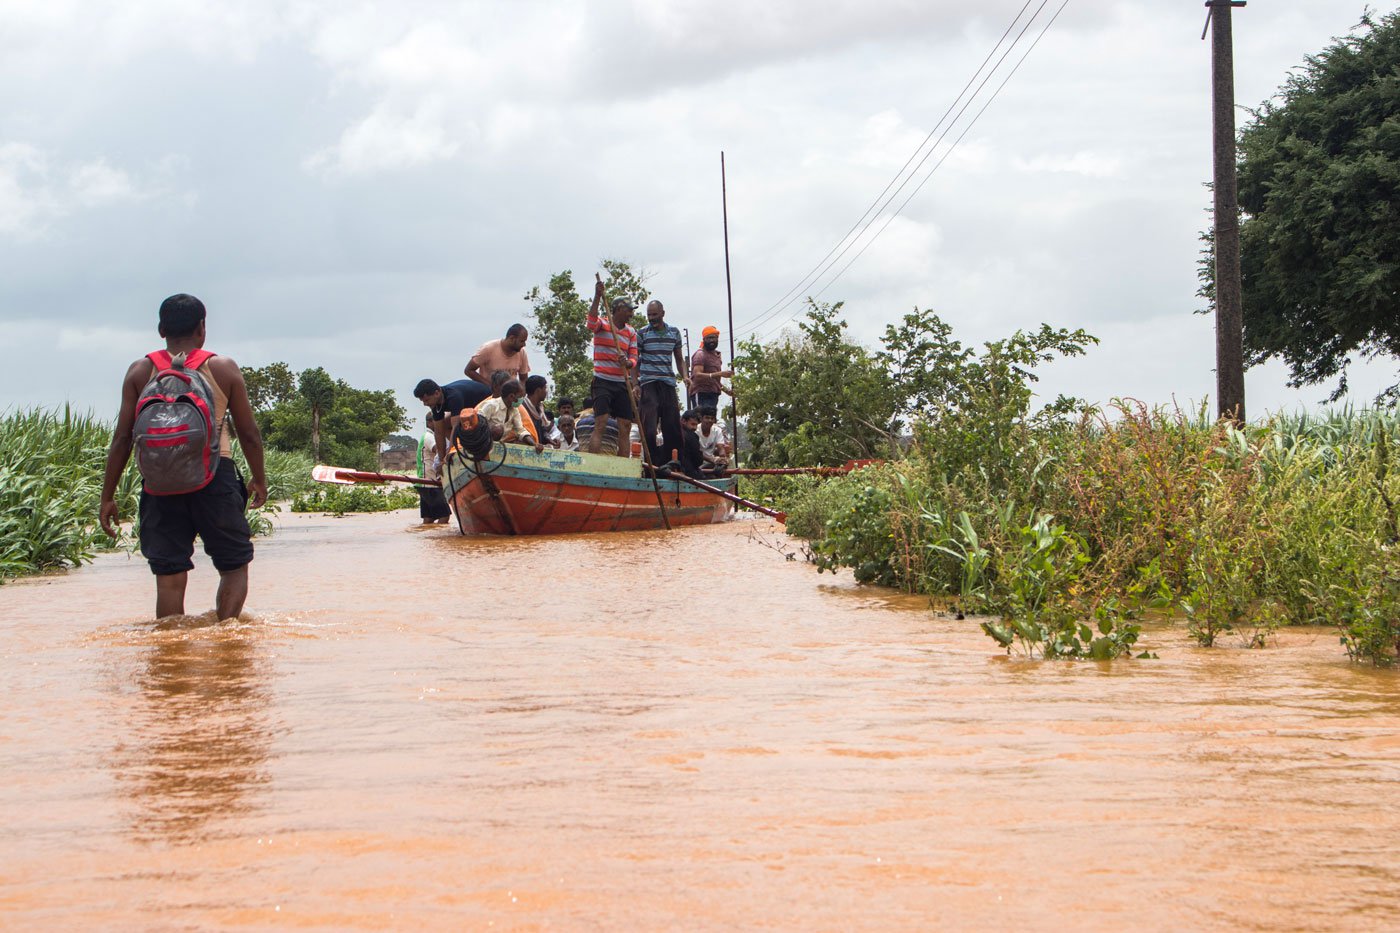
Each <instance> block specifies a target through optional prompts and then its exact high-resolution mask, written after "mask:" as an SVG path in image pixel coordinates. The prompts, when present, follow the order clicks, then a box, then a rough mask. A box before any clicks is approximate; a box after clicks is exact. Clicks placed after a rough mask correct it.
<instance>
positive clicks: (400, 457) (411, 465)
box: [379, 448, 418, 473]
mask: <svg viewBox="0 0 1400 933" xmlns="http://www.w3.org/2000/svg"><path fill="white" fill-rule="evenodd" d="M417 469H418V451H417V450H416V449H413V448H404V449H401V450H381V451H380V452H379V470H380V472H381V473H412V472H415V471H416V470H417Z"/></svg>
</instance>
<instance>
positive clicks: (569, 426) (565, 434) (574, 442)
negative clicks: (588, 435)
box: [554, 415, 578, 450]
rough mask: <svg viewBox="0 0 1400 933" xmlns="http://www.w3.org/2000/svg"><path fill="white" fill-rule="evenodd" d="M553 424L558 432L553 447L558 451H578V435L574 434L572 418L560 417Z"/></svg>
mask: <svg viewBox="0 0 1400 933" xmlns="http://www.w3.org/2000/svg"><path fill="white" fill-rule="evenodd" d="M554 424H555V427H556V428H557V429H558V432H559V436H558V439H557V440H556V441H555V442H554V446H555V447H558V448H559V449H560V450H578V435H577V434H575V433H574V416H573V415H560V416H559V418H558V419H557V420H556V421H555V422H554Z"/></svg>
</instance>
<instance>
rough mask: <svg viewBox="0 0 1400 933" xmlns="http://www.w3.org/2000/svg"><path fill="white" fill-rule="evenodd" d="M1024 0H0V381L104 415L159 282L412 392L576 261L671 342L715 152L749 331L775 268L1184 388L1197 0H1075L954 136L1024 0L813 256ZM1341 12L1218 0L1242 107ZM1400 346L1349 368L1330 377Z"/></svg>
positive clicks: (710, 221) (296, 354)
mask: <svg viewBox="0 0 1400 933" xmlns="http://www.w3.org/2000/svg"><path fill="white" fill-rule="evenodd" d="M1022 6H1023V0H981V2H978V3H968V2H966V0H958V2H953V0H859V2H854V0H852V2H835V0H825V2H823V0H762V2H754V0H745V2H738V0H593V2H584V0H520V2H509V3H507V2H470V0H452V2H437V0H395V2H393V3H388V2H377V0H363V2H355V3H343V2H331V0H276V2H273V0H267V2H264V0H243V2H220V3H203V2H191V0H122V2H106V0H0V373H2V374H3V375H0V409H4V408H8V407H11V406H16V405H21V406H27V405H53V404H61V403H62V402H64V401H71V402H73V403H75V404H77V405H78V406H80V407H83V408H94V409H96V410H98V411H99V412H100V413H102V414H106V413H108V411H109V410H114V409H115V405H116V392H117V387H118V385H119V381H120V377H121V374H122V372H123V371H124V368H125V366H126V364H127V363H128V362H129V361H130V360H131V359H133V358H135V357H137V356H140V355H141V354H142V353H144V352H146V351H147V350H150V349H153V348H154V346H155V345H156V343H157V341H156V339H155V313H156V308H157V306H158V305H159V303H160V301H161V299H162V298H164V297H165V296H166V295H168V294H171V293H173V292H177V291H188V292H191V293H193V294H196V295H198V296H200V297H201V298H203V299H204V301H205V303H206V304H207V305H208V307H209V310H210V327H209V334H210V339H209V346H210V347H211V349H214V350H216V351H218V352H221V353H225V354H228V355H231V356H234V357H235V358H236V359H237V360H238V361H239V362H240V363H242V364H244V365H253V366H257V365H263V364H266V363H270V362H273V361H276V360H284V361H286V362H287V363H289V364H290V365H291V366H292V367H293V368H294V369H301V368H304V367H308V366H317V365H320V366H324V367H326V368H327V369H328V370H329V371H330V372H331V373H333V374H334V375H337V376H340V377H343V378H345V379H347V380H348V381H349V382H351V383H352V384H355V385H359V386H363V387H367V388H394V389H395V390H397V391H398V392H399V393H400V395H401V397H402V398H404V400H405V401H406V402H411V401H412V400H411V398H410V396H409V389H410V388H411V387H412V385H413V383H414V382H416V381H417V380H418V379H419V378H421V377H422V376H432V377H434V378H437V379H439V380H441V381H446V380H447V379H450V378H455V377H456V375H457V374H460V372H461V370H462V366H463V365H464V364H465V362H466V360H467V358H468V356H469V355H470V354H471V352H472V351H473V350H474V349H475V348H476V346H477V345H478V344H479V343H480V342H481V341H482V340H485V339H488V338H492V337H496V336H500V335H501V334H502V333H503V332H504V330H505V327H506V326H507V325H509V324H510V323H512V322H514V321H516V320H524V321H526V322H527V323H528V318H527V313H528V305H527V304H526V303H525V302H524V301H523V300H522V296H523V295H524V293H525V292H526V291H527V290H528V289H529V288H530V287H531V286H532V285H535V284H543V283H544V282H546V281H547V280H548V277H549V275H550V274H551V273H552V272H556V271H559V270H562V269H572V270H573V271H574V273H575V277H576V279H577V280H578V281H580V282H582V283H584V284H585V285H586V284H587V282H588V281H589V280H590V279H591V272H592V270H593V269H595V268H596V267H597V262H598V260H599V259H600V258H601V257H605V256H610V257H619V258H624V259H627V260H629V261H630V262H632V263H633V264H634V265H638V266H642V267H644V268H645V269H646V270H648V271H649V272H650V273H651V275H652V278H651V280H650V285H651V287H652V289H653V290H654V293H655V294H656V295H657V296H658V297H660V298H662V299H663V300H664V301H665V302H666V305H667V307H668V309H669V313H670V319H671V320H672V322H673V323H676V324H678V325H680V326H683V327H688V328H689V329H690V330H691V333H692V336H694V335H695V334H696V333H697V332H698V330H699V328H700V327H702V326H703V325H705V324H711V323H713V324H718V325H720V326H721V327H722V328H723V327H725V323H724V316H725V287H724V253H723V240H722V235H721V234H722V230H721V213H720V175H719V154H720V152H721V150H723V151H724V152H725V154H726V162H727V167H728V187H729V223H730V243H731V250H732V262H733V277H734V304H735V310H734V314H735V322H736V324H737V325H739V326H738V327H737V328H736V330H737V331H738V332H739V333H740V335H744V334H747V333H757V334H759V335H760V336H762V335H768V334H771V333H775V332H777V331H779V330H780V329H781V328H782V326H783V324H784V322H786V321H787V320H789V319H790V318H791V317H792V316H793V315H795V314H796V313H798V311H799V310H800V304H798V303H793V304H790V305H786V306H785V305H784V304H783V303H782V302H783V300H784V299H785V296H786V295H788V294H789V293H793V294H795V295H797V296H802V295H806V294H815V293H817V292H820V293H821V298H822V300H843V301H845V302H846V312H847V317H848V320H849V321H850V322H851V326H852V329H853V331H854V333H855V334H856V335H857V336H858V337H859V338H861V339H863V340H865V341H867V342H870V343H874V342H875V341H876V340H877V339H878V335H879V333H880V332H881V330H882V329H883V325H884V323H886V322H888V321H892V320H895V319H897V318H898V317H899V316H900V315H902V314H903V313H905V312H906V311H908V310H909V309H910V308H911V307H913V306H915V305H917V306H919V307H923V308H932V309H934V310H936V311H937V312H938V313H939V314H940V315H942V316H943V317H944V318H945V319H946V320H948V321H950V322H951V323H952V324H953V325H954V327H955V329H956V332H957V334H958V336H959V337H961V338H962V339H964V340H967V341H980V340H986V339H992V338H995V337H999V336H1004V335H1006V334H1008V333H1010V332H1011V331H1013V330H1015V329H1017V328H1032V327H1037V326H1038V325H1039V324H1040V322H1042V321H1047V322H1050V323H1053V324H1056V325H1063V326H1069V327H1083V328H1085V329H1086V330H1088V331H1089V332H1091V333H1093V334H1096V335H1098V336H1099V337H1100V338H1102V344H1101V346H1099V347H1098V348H1097V349H1095V350H1093V351H1092V352H1091V353H1090V354H1089V355H1088V356H1087V357H1086V358H1083V359H1080V360H1075V361H1070V362H1066V363H1063V364H1058V365H1056V366H1055V367H1053V368H1052V369H1051V370H1050V371H1049V372H1048V373H1047V376H1046V380H1045V382H1044V383H1043V384H1042V390H1043V391H1044V392H1046V393H1048V394H1051V395H1053V394H1054V393H1057V392H1066V393H1071V394H1076V395H1080V396H1084V397H1087V398H1089V399H1091V400H1098V401H1104V400H1108V399H1110V398H1112V397H1114V396H1132V397H1137V398H1141V399H1144V400H1146V401H1149V402H1170V401H1171V400H1172V399H1174V398H1175V399H1177V400H1180V401H1183V402H1186V401H1191V400H1200V399H1202V398H1205V397H1207V396H1208V395H1210V394H1211V393H1213V390H1214V374H1213V371H1212V366H1213V356H1214V338H1213V330H1212V327H1213V325H1212V322H1211V319H1210V318H1208V317H1202V316H1199V315H1195V314H1193V313H1192V312H1193V311H1194V310H1196V309H1197V308H1198V307H1199V306H1200V301H1199V299H1197V298H1196V297H1195V295H1194V292H1195V289H1196V278H1195V275H1196V265H1195V264H1196V257H1197V250H1198V242H1197V234H1198V231H1199V230H1200V228H1201V227H1202V226H1203V225H1204V224H1205V223H1206V214H1205V212H1204V211H1205V208H1206V207H1207V205H1208V199H1209V195H1208V192H1207V191H1206V189H1205V188H1204V187H1203V184H1202V183H1203V182H1204V181H1205V180H1207V179H1208V178H1209V177H1210V172H1211V166H1210V151H1211V150H1210V126H1211V122H1210V96H1209V88H1210V84H1209V64H1210V63H1209V52H1210V48H1209V42H1202V41H1201V39H1200V36H1201V28H1202V26H1203V24H1204V19H1205V16H1204V9H1203V7H1202V4H1201V2H1200V0H1069V3H1068V5H1067V7H1066V8H1065V9H1064V12H1063V13H1062V14H1061V15H1060V17H1059V19H1058V20H1057V21H1055V23H1054V24H1053V26H1051V27H1050V29H1049V31H1048V32H1047V33H1046V34H1045V36H1044V38H1043V39H1042V40H1041V42H1040V44H1039V45H1038V46H1037V47H1036V48H1035V49H1034V50H1033V51H1032V52H1031V54H1030V56H1029V58H1028V59H1027V60H1026V61H1025V64H1024V65H1023V66H1022V67H1021V69H1020V70H1019V72H1017V73H1016V74H1015V75H1014V77H1012V78H1011V80H1010V82H1009V83H1008V84H1007V85H1006V87H1005V89H1004V90H1003V91H1002V92H1001V94H1000V96H999V97H997V98H996V99H995V101H993V102H992V104H991V106H990V107H989V108H988V109H987V110H986V112H985V113H984V114H983V115H982V116H981V118H980V120H979V122H977V123H976V124H975V125H973V126H971V128H970V129H968V122H969V120H970V119H971V118H972V117H973V116H974V115H975V114H976V113H977V112H978V110H979V109H980V108H981V106H982V104H983V103H984V102H985V101H986V99H987V98H988V95H990V93H991V92H992V91H993V90H994V89H995V88H996V87H997V86H998V85H999V84H1000V82H1001V79H1002V76H1003V75H1004V74H1005V73H1006V71H1007V70H1008V69H1009V67H1010V66H1011V65H1013V64H1014V63H1015V62H1016V61H1018V60H1019V59H1020V58H1021V55H1022V53H1023V52H1024V51H1025V50H1026V49H1027V48H1029V46H1030V43H1031V41H1032V40H1033V39H1034V38H1035V37H1036V36H1038V35H1040V32H1041V29H1042V27H1043V26H1044V25H1045V23H1046V22H1047V21H1048V20H1049V18H1050V15H1051V14H1052V13H1053V12H1054V10H1055V9H1057V8H1058V7H1059V6H1060V0H1050V2H1048V3H1046V4H1044V5H1043V10H1042V12H1041V13H1040V16H1039V18H1038V19H1036V20H1035V21H1034V22H1032V23H1031V25H1030V27H1029V29H1028V31H1027V32H1026V35H1025V38H1024V40H1023V41H1022V43H1021V44H1020V45H1019V46H1017V47H1016V49H1015V51H1013V52H1012V53H1011V55H1010V57H1009V58H1008V59H1007V61H1006V64H1005V66H1003V70H1002V71H1001V72H999V73H998V74H997V76H996V77H994V78H993V79H992V80H991V81H990V83H989V84H988V85H987V86H986V88H985V89H984V91H983V92H982V96H981V97H979V98H978V99H977V101H976V102H975V103H974V104H973V105H972V106H971V107H970V108H969V109H968V110H967V111H966V112H965V113H964V115H963V117H962V118H961V120H960V121H958V122H957V123H955V124H954V127H953V130H952V132H951V134H950V135H948V136H947V137H946V138H944V141H943V143H942V145H941V147H939V149H938V150H937V151H936V152H935V154H934V155H933V156H932V157H931V158H930V159H929V160H928V161H927V162H925V163H924V166H923V169H922V170H921V171H920V172H919V173H918V174H917V175H915V176H914V180H913V182H912V183H911V184H910V186H909V187H908V188H906V189H905V191H904V193H903V194H901V195H900V197H899V198H897V199H896V200H895V202H894V204H895V205H896V206H897V205H898V204H899V203H900V202H902V201H903V200H904V199H905V197H906V196H907V195H908V194H909V192H910V191H911V190H912V188H913V186H914V185H917V184H919V182H920V181H922V180H923V179H924V178H925V176H926V175H927V173H928V170H929V169H931V168H932V167H933V166H934V165H935V164H938V163H940V162H941V165H940V166H939V167H938V168H937V170H936V171H934V172H933V173H932V174H931V175H928V176H927V182H926V183H925V184H924V186H923V188H922V189H921V190H920V191H919V193H918V194H917V195H916V196H914V197H913V199H912V200H910V201H909V203H908V206H907V207H905V209H904V210H903V212H902V213H901V214H900V215H899V216H898V217H897V218H895V219H894V220H892V221H891V222H889V224H888V226H887V227H886V228H885V229H884V232H883V234H882V235H881V236H880V237H879V238H878V239H876V240H874V241H873V242H872V243H870V244H869V245H868V248H866V249H865V252H864V253H863V254H861V255H860V258H859V259H858V260H856V261H855V262H854V263H852V264H851V265H850V266H849V268H848V269H847V271H845V272H844V274H842V275H841V276H840V278H839V279H837V280H835V281H834V282H832V283H831V284H829V285H828V284H827V283H828V280H829V279H831V278H832V275H833V274H834V273H835V272H837V271H839V270H840V269H841V268H842V267H844V266H845V265H846V262H847V261H848V260H849V259H850V258H851V257H852V256H854V255H855V254H856V252H858V251H859V250H860V249H861V248H862V247H865V246H866V241H862V242H861V243H859V244H857V246H856V247H855V248H854V249H852V250H850V251H849V252H847V253H846V254H845V256H844V257H843V258H842V259H841V260H840V261H838V262H837V263H836V265H834V266H833V267H832V268H831V271H830V272H828V273H827V274H826V275H825V276H821V277H819V278H818V279H816V281H815V282H812V281H811V280H806V281H804V276H805V275H806V274H807V273H808V272H809V271H810V270H812V269H813V268H814V267H815V266H817V265H818V264H819V263H820V262H821V260H822V259H823V257H825V256H826V255H827V254H828V252H829V251H830V250H831V249H832V248H833V247H834V246H836V245H837V244H838V243H840V242H841V238H842V236H843V234H845V233H846V232H847V231H848V230H850V229H851V227H852V225H853V224H855V223H856V222H857V220H858V219H859V218H860V217H861V215H862V212H864V211H865V210H866V208H867V207H869V206H870V205H871V204H872V202H874V201H875V200H876V198H877V196H879V194H880V193H881V191H882V189H884V188H885V186H886V185H887V183H889V182H890V181H891V179H894V178H896V177H897V176H898V174H899V173H900V170H901V167H902V166H903V165H905V163H906V161H907V160H908V159H909V158H910V156H911V155H912V154H914V153H916V152H919V153H920V156H922V153H923V152H926V151H928V150H927V149H924V150H922V151H920V150H919V147H920V144H921V143H922V142H923V141H924V139H925V138H926V137H927V136H928V135H929V134H930V132H931V131H933V130H934V129H935V127H937V126H938V124H939V121H940V118H942V117H943V116H944V114H945V113H946V112H947V111H948V109H949V107H950V106H951V105H953V103H954V101H955V100H956V99H957V97H958V94H959V92H960V91H961V90H962V88H963V87H964V85H965V84H966V82H967V81H968V80H969V78H971V77H972V75H973V74H974V72H976V70H977V68H978V66H979V64H980V63H981V62H982V61H983V59H984V58H985V56H986V55H987V54H988V52H989V51H991V50H992V48H993V46H994V45H995V44H996V42H997V40H998V38H999V37H1000V36H1001V35H1002V33H1003V31H1004V30H1006V29H1007V27H1008V25H1009V24H1011V23H1012V21H1013V17H1015V16H1016V15H1017V13H1018V11H1020V10H1021V9H1022ZM1040 6H1041V4H1040V0H1034V2H1032V3H1031V4H1030V8H1029V10H1028V11H1027V12H1026V16H1029V15H1030V13H1031V12H1032V11H1035V10H1036V9H1037V8H1038V7H1040ZM1387 8H1388V5H1386V4H1382V10H1384V9H1387ZM1362 9H1363V3H1362V0H1255V2H1252V3H1250V4H1249V6H1248V7H1246V8H1245V9H1243V10H1239V11H1237V12H1236V14H1235V40H1236V45H1235V48H1236V67H1237V94H1238V99H1239V101H1240V103H1241V104H1247V105H1253V104H1257V103H1258V102H1259V101H1261V100H1263V99H1264V98H1266V97H1268V96H1269V95H1270V94H1272V93H1273V91H1274V90H1275V89H1276V88H1277V87H1278V86H1279V84H1281V83H1282V81H1283V80H1284V78H1285V77H1286V74H1287V72H1288V69H1289V68H1291V67H1294V66H1296V65H1298V64H1299V63H1300V62H1301V61H1302V60H1303V58H1304V56H1305V55H1307V54H1309V53H1312V52H1316V51H1319V50H1320V49H1322V48H1323V47H1324V46H1325V45H1327V44H1328V42H1329V40H1330V38H1331V37H1332V36H1335V35H1340V34H1344V33H1346V32H1348V31H1349V30H1350V29H1351V28H1352V26H1353V25H1354V24H1355V23H1356V22H1357V21H1358V19H1359V18H1360V15H1361V13H1362ZM1026 21H1027V20H1026V18H1025V17H1022V19H1021V20H1020V22H1021V24H1025V23H1026ZM1020 28H1021V27H1020V26H1018V27H1017V31H1018V32H1019V30H1020ZM1015 34H1016V33H1014V32H1013V35H1015ZM1003 48H1004V47H1003ZM998 54H1000V53H998ZM965 130H966V135H965V136H962V134H963V132H964V131H965ZM940 132H941V130H940ZM959 136H962V140H961V142H960V143H959V144H958V145H957V146H956V148H953V149H951V150H950V148H949V147H950V144H951V143H952V142H953V140H955V139H957V138H958V137H959ZM937 138H938V137H937V135H935V139H937ZM884 224H885V219H883V218H882V219H881V220H879V221H878V222H877V223H876V224H875V225H874V226H873V227H872V228H871V231H870V232H871V233H873V232H875V230H878V229H880V228H881V227H882V226H883V225H884ZM867 237H868V235H867ZM726 342H727V335H726ZM537 368H541V367H540V366H539V365H537ZM1285 375H1286V374H1285V372H1284V370H1283V369H1282V367H1274V366H1267V367H1261V368H1259V369H1256V370H1252V371H1251V372H1250V373H1249V375H1248V377H1247V391H1248V405H1249V407H1250V412H1251V414H1252V415H1253V414H1258V413H1260V412H1261V411H1262V410H1263V409H1270V410H1276V409H1280V408H1286V407H1294V406H1297V405H1299V404H1308V405H1311V404H1314V403H1316V402H1317V401H1319V400H1320V399H1321V397H1322V396H1323V395H1324V394H1325V393H1324V391H1323V390H1322V389H1320V388H1312V389H1307V390H1303V391H1293V390H1289V389H1287V388H1286V387H1285V386H1284V381H1285ZM1393 375H1394V367H1393V366H1379V367H1377V366H1372V367H1368V368H1363V369H1362V370H1360V371H1358V372H1356V373H1355V374H1354V376H1353V387H1354V390H1355V391H1354V392H1353V397H1354V398H1358V399H1359V400H1361V401H1364V400H1367V399H1369V397H1370V396H1371V395H1372V394H1374V392H1375V391H1376V390H1377V389H1378V388H1379V387H1381V386H1383V385H1388V384H1389V383H1390V382H1391V381H1393ZM415 407H416V405H415Z"/></svg>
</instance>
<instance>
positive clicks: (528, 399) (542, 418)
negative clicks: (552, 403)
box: [520, 376, 554, 443]
mask: <svg viewBox="0 0 1400 933" xmlns="http://www.w3.org/2000/svg"><path fill="white" fill-rule="evenodd" d="M548 394H549V383H547V382H546V381H545V378H544V377H543V376H531V377H530V378H528V379H526V380H525V397H524V398H523V399H521V400H520V407H521V408H523V409H524V410H525V416H526V417H527V418H529V420H530V421H531V422H532V423H533V424H534V426H535V440H537V441H539V442H540V443H545V442H546V441H549V440H550V439H551V437H552V436H553V434H554V419H553V418H551V417H549V413H548V412H547V411H545V410H544V397H545V396H546V395H548Z"/></svg>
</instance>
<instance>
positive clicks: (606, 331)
mask: <svg viewBox="0 0 1400 933" xmlns="http://www.w3.org/2000/svg"><path fill="white" fill-rule="evenodd" d="M604 291H605V288H604V286H603V277H602V276H601V275H600V276H597V285H596V286H595V287H594V289H593V303H592V304H591V305H589V306H588V329H589V330H591V331H592V332H593V418H594V421H595V422H597V423H603V424H606V423H607V420H608V419H609V418H611V419H612V420H613V421H615V422H616V423H617V436H618V437H628V436H630V430H629V429H630V428H631V426H632V399H631V395H630V392H631V386H630V385H629V382H630V380H631V379H633V378H634V377H633V374H634V373H635V372H636V369H637V332H636V331H635V330H634V329H633V328H632V325H631V324H629V323H627V322H628V321H629V320H631V318H632V311H633V308H632V303H631V302H630V301H628V300H627V299H626V298H621V297H619V298H614V299H613V301H612V305H611V309H610V310H611V313H610V314H609V318H610V319H611V320H609V321H604V320H603V318H602V317H600V316H599V314H598V306H599V305H600V304H602V301H603V293H604ZM602 446H603V435H602V433H600V432H598V431H594V432H593V434H592V436H591V437H589V439H588V451H589V453H595V454H596V453H599V452H600V451H601V450H602ZM617 455H618V456H619V457H630V456H631V455H632V445H630V444H620V445H618V448H617Z"/></svg>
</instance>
